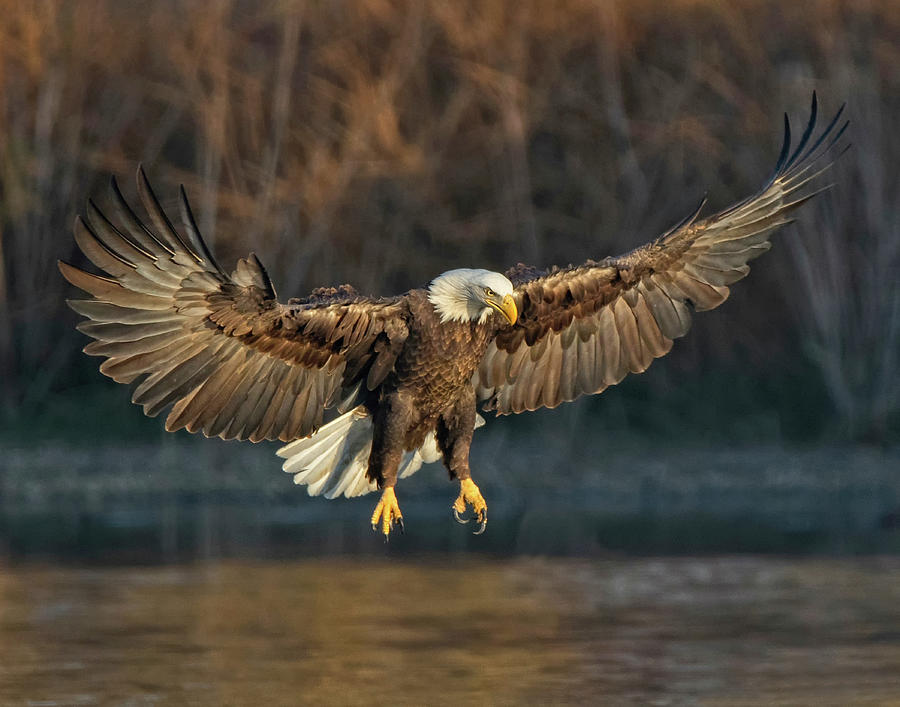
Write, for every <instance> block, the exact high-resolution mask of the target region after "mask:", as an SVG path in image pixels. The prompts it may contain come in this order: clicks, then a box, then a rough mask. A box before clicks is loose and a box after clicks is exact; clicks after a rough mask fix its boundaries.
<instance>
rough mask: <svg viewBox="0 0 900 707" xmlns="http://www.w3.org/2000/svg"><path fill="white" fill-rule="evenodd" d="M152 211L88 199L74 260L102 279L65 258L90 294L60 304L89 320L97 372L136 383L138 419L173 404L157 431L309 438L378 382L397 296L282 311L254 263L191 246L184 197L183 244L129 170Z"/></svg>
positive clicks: (399, 303) (387, 365) (193, 234)
mask: <svg viewBox="0 0 900 707" xmlns="http://www.w3.org/2000/svg"><path fill="white" fill-rule="evenodd" d="M137 180H138V192H139V194H140V197H141V201H142V202H143V204H144V207H145V209H146V211H147V214H148V216H149V223H150V224H151V226H150V227H149V228H148V227H147V226H145V225H144V224H143V223H141V221H140V220H139V219H138V218H137V216H136V215H135V214H134V212H133V211H132V210H131V208H130V207H129V206H128V204H127V203H126V202H125V200H124V199H123V198H122V195H121V193H120V192H119V189H118V187H117V186H116V184H115V181H113V184H112V192H113V203H114V208H115V212H116V223H113V222H112V221H111V220H109V219H108V218H107V217H106V216H105V215H104V214H103V213H101V212H100V210H99V209H98V208H97V207H96V206H95V205H94V203H93V202H90V201H89V202H88V207H87V222H84V221H82V220H81V219H80V218H78V219H76V222H75V240H76V241H77V243H78V246H79V248H81V250H82V252H83V253H84V254H85V255H86V256H87V257H88V259H90V260H91V261H92V262H93V263H94V264H95V265H96V266H97V267H98V268H101V269H102V270H104V271H105V272H106V273H107V275H108V277H105V276H98V275H92V274H90V273H87V272H84V271H82V270H79V269H78V268H75V267H73V266H71V265H68V264H66V263H62V262H61V263H60V264H59V267H60V270H61V271H62V274H63V275H64V276H65V278H66V279H67V280H68V281H69V282H71V283H72V284H73V285H75V286H76V287H78V288H80V289H82V290H84V291H85V292H88V293H89V294H91V295H93V297H92V298H91V299H82V300H71V301H70V302H69V304H70V305H71V307H72V308H73V309H74V310H75V311H76V312H78V313H79V314H82V315H84V316H85V317H87V320H88V321H85V322H82V323H81V324H80V325H79V327H78V328H79V330H80V331H82V332H84V333H85V334H87V335H88V336H91V337H93V338H94V339H96V341H94V342H92V343H90V344H88V345H87V346H86V347H85V349H84V350H85V353H88V354H91V355H95V356H103V357H105V358H106V361H104V362H103V364H102V365H101V366H100V370H101V371H102V372H103V373H104V374H106V375H107V376H109V377H110V378H112V379H113V380H116V381H118V382H120V383H131V382H132V381H135V380H137V379H140V378H142V379H143V380H141V382H140V384H139V385H138V386H137V387H136V389H135V390H134V395H133V396H132V400H133V401H134V402H135V403H137V404H139V405H142V406H143V407H144V412H145V413H147V414H148V415H151V416H153V415H157V414H159V413H160V412H161V411H162V410H165V409H166V408H167V407H169V406H170V405H174V406H173V407H172V409H171V411H170V412H169V414H168V417H167V419H166V429H168V430H177V429H181V428H182V427H184V428H187V429H188V430H189V431H190V432H197V431H202V432H203V433H204V434H206V435H207V436H211V437H212V436H217V437H222V438H223V439H231V438H237V439H250V440H253V441H259V440H263V439H280V440H282V441H289V440H293V439H297V438H299V437H304V436H306V435H309V434H311V433H312V432H314V431H315V430H316V429H317V427H318V426H319V425H320V424H321V422H322V418H323V412H324V410H325V409H326V408H328V407H332V406H335V405H338V404H339V403H340V402H341V401H342V400H344V399H351V398H353V397H354V394H355V393H356V392H357V391H358V390H360V388H365V387H368V389H369V390H372V389H374V388H375V387H377V386H378V385H379V384H380V383H381V381H382V380H383V379H384V378H385V376H386V375H387V373H388V372H389V371H390V370H391V369H392V367H393V365H394V361H395V359H396V357H397V354H398V353H399V351H400V349H401V348H402V346H403V342H404V341H405V339H406V336H407V334H408V329H407V322H406V318H407V316H408V309H407V306H406V302H405V299H403V298H394V299H384V300H373V299H367V298H363V297H359V296H356V294H355V292H353V290H352V288H347V287H343V288H339V289H337V290H335V289H331V290H319V291H316V292H314V293H313V295H312V296H310V297H309V298H307V299H306V300H300V301H291V302H289V303H288V304H280V303H279V302H278V301H277V300H276V298H275V291H274V289H273V287H272V283H271V282H270V281H269V276H268V275H267V274H266V271H265V269H264V268H263V266H262V265H261V264H260V262H259V260H257V259H256V257H255V256H253V255H251V256H249V257H248V258H246V259H244V260H240V261H238V264H237V268H236V269H235V271H234V272H233V273H232V274H231V275H230V276H229V275H227V274H226V273H225V272H224V271H223V270H222V269H221V268H220V267H219V266H218V264H216V262H215V260H214V259H213V257H212V255H211V253H210V252H209V250H208V249H207V247H206V245H205V244H204V243H203V241H202V239H201V238H200V234H199V231H198V230H197V227H196V224H195V222H194V219H193V216H192V215H191V211H190V206H189V205H188V202H187V199H186V197H185V194H184V190H183V189H182V191H181V205H182V216H183V220H184V227H185V231H186V234H187V237H186V238H185V237H183V236H182V235H180V234H179V233H178V231H176V230H175V228H174V227H173V226H172V224H171V222H170V221H169V219H168V217H167V216H166V214H165V213H164V212H163V210H162V208H161V207H160V205H159V202H158V201H157V200H156V197H155V196H154V194H153V191H152V190H151V188H150V184H149V183H148V182H147V178H146V176H145V174H144V172H143V170H141V169H139V170H138V177H137Z"/></svg>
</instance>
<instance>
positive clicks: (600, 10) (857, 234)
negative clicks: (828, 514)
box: [0, 0, 900, 438]
mask: <svg viewBox="0 0 900 707" xmlns="http://www.w3.org/2000/svg"><path fill="white" fill-rule="evenodd" d="M0 8H2V14H3V17H4V22H3V23H2V26H0V376H2V380H3V384H2V388H0V403H2V404H3V406H5V412H6V413H7V414H33V413H34V411H35V410H36V409H37V408H38V407H39V406H40V405H41V404H42V403H43V402H44V401H46V400H47V398H48V396H49V395H50V394H51V393H53V392H54V391H58V390H60V389H61V388H63V387H64V386H66V385H68V384H70V382H71V381H73V380H77V379H78V376H79V375H80V374H79V373H78V370H79V368H78V367H79V364H78V363H77V361H78V356H80V354H78V353H77V352H78V349H79V348H80V343H81V337H80V336H79V335H78V334H76V333H75V332H73V331H72V330H71V328H70V323H71V321H72V320H71V318H70V317H69V315H68V314H67V312H66V310H65V309H64V306H63V299H64V297H65V294H66V288H65V287H64V283H63V281H62V279H61V278H59V277H58V275H57V273H56V271H55V259H56V258H57V257H62V258H71V257H73V248H72V242H71V238H70V226H71V222H72V218H73V216H74V214H75V213H77V212H79V211H80V210H81V209H82V205H83V202H84V199H85V198H87V197H88V196H91V195H93V196H95V197H99V198H101V199H102V197H103V193H102V185H103V178H104V177H105V175H107V174H109V173H113V174H116V175H117V176H119V177H124V178H125V179H124V182H123V184H130V181H131V180H130V178H129V177H130V174H131V173H132V172H133V170H134V167H135V165H136V163H137V162H138V161H143V162H144V164H145V165H146V167H147V168H148V170H149V172H150V174H151V176H152V177H153V178H154V180H155V182H156V183H157V191H158V192H159V193H160V195H161V196H163V197H167V198H168V202H167V203H169V204H171V203H172V202H173V201H174V197H175V195H176V187H177V184H178V183H184V184H185V186H186V188H187V191H188V193H189V194H190V195H191V196H192V199H193V202H194V210H195V213H197V215H198V218H199V220H200V226H201V229H202V230H203V231H204V233H205V234H206V236H207V238H208V239H209V240H210V241H211V242H212V243H213V244H214V245H215V247H216V249H217V251H218V253H219V255H220V260H222V261H223V262H224V263H229V262H231V261H232V260H233V258H235V257H237V256H239V255H243V254H245V253H246V251H248V250H250V249H253V250H256V251H257V252H258V253H259V254H260V257H261V259H262V260H263V262H264V263H265V264H266V265H267V266H268V268H269V269H270V271H271V274H272V277H273V280H274V281H275V283H276V285H278V286H279V289H280V293H281V295H282V297H283V298H287V297H288V296H292V295H299V294H301V293H303V292H304V291H308V290H309V289H311V288H313V287H316V286H319V285H323V284H334V283H339V282H345V281H349V282H352V283H353V284H354V285H355V286H356V287H357V288H358V289H359V290H362V291H371V292H383V293H390V292H395V291H401V290H403V289H406V288H408V287H411V286H416V285H419V284H422V283H424V282H427V281H428V279H430V277H432V276H433V275H435V274H437V273H439V272H441V271H443V270H446V269H449V268H450V267H458V266H463V265H469V266H485V267H491V268H496V269H503V268H505V267H507V266H508V265H511V264H513V263H515V262H516V261H519V260H522V261H525V262H532V263H536V264H541V265H543V264H549V263H554V262H556V263H566V262H570V261H578V260H581V259H584V258H586V257H589V256H594V257H602V256H604V255H606V254H609V253H616V252H622V251H624V250H627V249H628V248H630V247H632V246H634V245H637V244H638V243H640V242H642V241H644V240H647V239H648V238H650V237H652V236H654V235H656V234H657V233H658V232H659V231H660V230H662V229H663V228H664V227H666V226H667V225H669V224H671V223H672V222H674V221H676V220H678V219H679V218H680V217H681V216H683V215H684V214H685V213H687V211H688V210H689V209H690V207H691V206H693V205H694V204H695V203H696V201H697V200H698V198H699V197H700V196H701V195H702V194H703V193H704V192H706V191H709V195H710V201H711V203H712V205H713V207H718V206H724V205H726V204H727V203H728V202H729V201H730V200H732V199H734V198H736V197H738V196H743V195H745V194H746V193H748V192H750V191H752V190H753V189H755V188H756V187H757V186H758V185H759V184H760V183H761V181H762V179H763V178H764V177H765V176H766V174H767V172H768V170H769V169H770V168H771V166H772V165H773V163H774V158H775V156H776V153H777V147H778V143H779V141H780V111H781V110H783V109H789V110H790V112H791V113H792V115H794V116H796V119H797V120H800V121H802V120H803V119H804V118H805V110H806V108H807V105H808V101H809V96H810V94H811V92H812V90H813V89H816V90H818V92H819V95H820V97H821V99H822V102H823V104H824V108H825V110H826V111H830V110H832V109H835V108H836V107H837V105H838V104H839V103H840V102H841V101H843V100H846V101H847V102H848V104H849V115H850V118H851V120H852V126H851V131H852V132H851V139H852V140H853V141H854V143H855V148H854V149H853V150H852V151H851V152H850V153H848V154H847V155H846V156H845V157H844V159H843V160H842V163H841V165H840V166H839V168H838V169H837V170H836V171H835V173H834V181H835V182H836V183H837V184H838V188H837V189H836V190H835V191H834V193H833V194H832V195H831V196H829V197H826V198H822V199H819V200H818V202H817V204H816V206H815V207H814V208H813V209H808V210H807V211H806V212H805V213H804V214H802V216H801V219H802V220H803V224H804V225H803V227H802V230H801V231H800V232H799V237H798V231H797V230H791V231H789V232H786V233H785V240H787V241H789V242H790V243H791V245H790V247H788V248H780V247H778V245H779V244H777V243H776V248H775V249H774V251H773V253H772V255H770V256H768V257H767V258H766V259H764V260H763V261H761V263H760V265H759V267H757V268H755V272H754V275H753V276H752V277H751V278H750V281H749V282H748V283H746V284H745V283H742V287H738V288H736V292H735V301H734V302H732V303H730V304H729V306H727V307H725V308H723V310H721V311H717V312H713V313H711V314H710V315H707V318H708V319H709V320H710V322H711V324H709V325H706V329H705V331H706V333H707V334H708V335H707V336H694V337H689V340H688V341H686V342H683V345H681V346H680V347H678V348H680V349H681V353H680V354H679V355H678V356H677V358H676V360H675V361H674V362H673V361H670V362H669V363H667V364H666V365H669V366H671V369H670V370H672V371H673V380H674V379H675V378H678V377H680V376H683V375H685V374H690V373H691V372H694V371H696V370H698V369H700V368H701V366H705V367H709V366H716V365H728V366H744V367H749V368H748V371H749V372H748V375H763V374H764V373H765V372H766V371H767V370H768V369H771V367H772V366H774V365H780V364H781V363H783V362H786V361H791V360H796V359H797V358H798V357H801V356H805V357H806V363H805V365H806V366H807V368H808V371H815V372H816V373H815V374H811V375H810V378H811V379H812V378H813V377H820V378H821V381H824V386H825V387H826V389H827V391H828V394H829V397H830V398H831V400H832V403H833V406H834V409H835V410H836V411H837V412H838V413H839V419H840V423H841V425H842V426H843V428H844V429H845V430H847V431H849V432H850V433H852V434H854V435H873V436H875V437H879V438H881V437H884V435H885V434H886V433H887V427H888V425H889V421H890V420H892V419H896V415H897V414H898V406H900V376H898V374H897V369H898V360H897V359H898V349H900V288H898V285H897V281H898V275H897V273H898V271H900V221H898V217H900V211H898V208H897V204H898V202H900V199H898V197H900V177H898V173H897V171H896V169H894V165H895V164H896V163H897V161H898V160H900V141H898V140H897V138H896V136H895V132H894V126H895V124H896V123H897V121H898V118H900V72H898V71H897V68H896V67H897V66H898V65H900V10H898V9H897V5H896V3H893V2H888V1H885V2H880V3H879V2H872V3H867V4H865V5H863V4H860V3H852V2H836V1H834V0H817V1H815V2H810V3H784V2H779V1H772V0H742V1H741V2H735V3H729V4H719V3H713V2H710V1H708V0H678V1H676V2H669V3H659V2H651V1H650V0H638V1H637V2H628V3H626V2H618V3H614V2H608V3H604V2H593V1H588V0H560V1H559V2H555V3H552V4H548V3H544V2H537V1H535V2H522V1H521V0H517V1H511V0H495V1H492V2H481V1H476V0H472V1H471V2H453V3H448V2H425V3H419V2H390V1H389V0H359V1H358V2H328V3H316V2H309V3H299V2H298V3H292V2H268V3H259V4H257V3H241V2H225V1H221V2H216V3H205V2H174V1H160V2H156V3H152V4H147V5H146V6H144V5H141V4H133V3H120V2H115V1H114V0H98V1H97V2H45V3H21V2H16V1H13V0H5V1H3V2H0ZM719 327H721V328H719ZM723 330H727V331H728V332H729V336H728V337H723V336H716V335H715V333H712V334H709V332H716V331H723ZM798 344H803V345H805V349H803V350H802V351H801V350H798V348H797V347H798ZM658 365H659V364H658ZM82 370H86V369H82ZM91 380H93V381H96V380H97V378H95V377H93V378H91Z"/></svg>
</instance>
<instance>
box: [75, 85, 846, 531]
mask: <svg viewBox="0 0 900 707" xmlns="http://www.w3.org/2000/svg"><path fill="white" fill-rule="evenodd" d="M816 113H817V107H816V101H815V96H813V104H812V114H811V116H810V120H809V123H808V124H807V127H806V129H805V131H804V133H803V135H802V136H801V138H800V144H799V146H798V147H797V148H796V149H794V150H793V151H791V146H790V143H791V140H790V129H789V126H788V125H787V122H786V123H785V141H784V146H783V148H782V152H781V155H780V157H779V160H778V164H777V165H776V168H775V172H774V174H773V175H772V176H771V178H770V179H769V181H768V182H767V183H766V184H765V185H764V187H763V188H762V189H761V190H760V191H759V192H758V193H757V194H756V195H754V196H752V197H750V198H748V199H745V200H744V201H741V202H739V203H737V204H735V205H734V206H732V207H730V208H728V209H726V210H724V211H721V212H719V213H717V214H715V215H713V216H710V217H707V218H703V219H700V218H699V209H698V211H697V212H695V213H693V214H692V215H690V216H689V217H688V218H687V219H685V220H683V221H682V222H681V223H679V224H678V225H677V226H675V227H674V228H673V229H671V230H670V231H669V232H667V233H665V234H663V235H662V236H660V237H659V238H658V239H656V240H655V241H653V242H651V243H648V244H647V245H645V246H642V247H640V248H637V249H635V250H633V251H631V252H630V253H627V254H625V255H622V256H619V257H616V258H606V259H605V260H602V261H599V262H595V261H587V262H586V263H584V264H582V265H580V266H577V267H573V266H569V267H565V268H552V269H550V270H549V271H545V270H539V269H536V268H533V267H527V266H523V265H519V266H517V267H516V268H514V269H512V270H510V271H509V272H508V273H507V275H506V276H503V275H500V274H499V273H492V272H489V271H486V270H453V271H449V272H447V273H443V274H442V275H440V276H438V277H437V278H435V279H434V280H433V281H432V283H431V284H430V285H429V287H428V289H427V290H425V289H417V290H412V291H410V292H408V293H407V294H405V295H401V296H398V297H392V298H369V297H361V296H359V295H358V294H357V293H356V291H355V290H353V288H351V287H349V286H342V287H340V288H330V289H319V290H315V291H314V292H313V293H312V294H311V295H310V296H309V297H307V298H306V299H302V300H289V302H288V303H287V304H281V303H279V302H278V300H277V298H276V295H275V290H274V288H273V287H272V283H271V282H270V280H269V277H268V275H267V274H266V271H265V269H264V268H263V267H262V265H261V264H260V262H259V261H258V260H257V259H256V258H255V257H254V256H250V257H249V258H247V259H245V260H241V261H239V262H238V264H237V268H236V269H235V270H234V272H233V273H231V274H228V273H226V272H225V271H224V270H222V269H221V268H220V267H219V265H218V264H217V263H216V261H215V259H214V258H213V256H212V254H211V253H210V251H209V250H208V249H207V247H206V245H205V244H204V242H203V240H202V239H201V237H200V234H199V232H198V230H197V227H196V224H195V222H194V219H193V216H192V215H191V212H190V207H189V206H188V204H187V200H186V198H185V196H184V192H183V190H182V217H183V219H182V220H183V224H184V234H185V235H182V234H181V233H179V232H178V231H177V230H176V229H175V228H174V227H173V226H172V224H171V222H170V221H169V219H168V217H167V215H166V214H165V212H163V210H162V208H161V207H160V205H159V202H158V201H157V199H156V197H155V196H154V194H153V192H152V190H151V188H150V185H149V183H148V182H147V179H146V177H145V176H144V173H143V171H141V170H139V172H138V192H139V195H140V197H141V201H142V202H143V204H144V207H145V209H146V211H147V215H148V219H149V221H148V223H149V225H145V224H144V223H143V222H142V221H141V220H140V219H139V218H138V217H137V216H136V215H135V213H134V212H133V211H132V210H131V208H130V207H129V206H128V204H127V202H126V201H125V200H124V199H123V198H122V195H121V193H120V192H119V190H118V188H117V187H116V186H115V183H113V219H109V218H107V217H106V216H105V215H104V214H103V213H102V212H101V211H100V210H99V209H98V208H97V207H96V206H95V205H94V204H93V202H89V203H88V208H87V223H85V222H83V221H82V220H81V219H78V220H77V221H76V224H75V240H76V242H77V244H78V246H79V248H80V249H81V251H82V252H83V253H84V255H85V256H87V258H88V259H90V260H91V261H92V262H93V263H94V264H95V265H96V266H97V267H99V268H100V269H101V270H103V271H105V273H106V275H104V276H98V275H92V274H90V273H88V272H85V271H83V270H80V269H78V268H75V267H73V266H71V265H67V264H65V263H61V264H60V268H61V270H62V272H63V275H65V277H66V278H67V279H68V280H69V281H70V282H71V283H72V284H74V285H75V286H77V287H79V288H80V289H82V290H84V291H85V292H87V293H89V295H91V297H90V298H88V299H82V300H74V301H72V302H71V306H72V307H73V308H74V309H75V310H76V311H77V312H79V313H80V314H82V315H84V316H85V317H86V319H87V321H84V322H82V323H81V324H80V325H79V329H80V330H81V331H83V332H84V333H85V334H87V335H89V336H91V337H92V338H94V339H95V341H94V342H92V343H90V344H89V345H88V346H87V347H86V348H85V352H86V353H89V354H92V355H97V356H102V357H104V358H105V359H106V360H105V361H104V362H103V363H102V365H101V366H100V370H101V371H102V372H103V373H105V374H106V375H108V376H110V377H111V378H113V379H114V380H116V381H118V382H121V383H131V382H139V384H138V385H137V386H136V388H135V390H134V394H133V397H132V400H133V401H134V402H135V403H138V404H140V405H142V406H143V407H144V411H145V412H146V413H147V414H148V415H156V414H158V413H160V412H162V411H163V410H169V412H168V415H167V418H166V428H167V429H169V430H177V429H182V428H183V429H187V430H188V431H189V432H203V433H204V434H206V435H208V436H218V437H222V438H224V439H231V438H236V439H250V440H251V441H259V440H263V439H279V440H282V441H284V442H288V443H289V444H288V445H287V446H285V447H283V448H282V449H281V450H279V455H281V456H282V457H284V458H285V459H286V460H287V461H286V462H285V463H284V466H283V468H284V470H285V471H287V472H289V473H291V474H293V475H294V480H295V482H296V483H302V484H306V485H307V486H308V489H309V492H310V494H320V493H324V494H325V495H327V496H329V497H333V496H336V495H339V494H343V495H346V496H354V495H359V494H363V493H367V492H369V491H372V490H374V489H375V488H376V487H381V488H383V489H384V494H383V497H382V502H381V503H379V505H378V507H377V508H376V513H375V515H374V516H373V525H374V524H375V523H376V521H377V520H378V519H381V521H382V523H383V525H382V528H383V532H384V533H385V534H387V533H388V532H389V531H390V528H391V525H392V524H393V522H394V521H395V520H399V518H400V514H399V507H398V506H397V502H396V498H395V496H394V492H393V486H394V484H395V483H396V482H397V479H398V477H399V478H403V477H404V476H406V475H409V474H411V473H413V472H414V471H415V470H416V469H418V468H419V466H420V465H421V464H422V463H423V462H424V461H430V460H433V459H437V458H440V457H443V460H444V462H445V464H446V466H447V468H448V470H449V472H450V475H451V477H455V478H457V479H459V480H460V482H461V491H460V497H459V498H458V499H457V501H456V503H455V504H454V508H455V509H456V510H457V511H463V510H464V509H465V506H466V504H471V505H473V506H474V507H475V509H476V511H477V513H478V515H479V517H480V518H481V520H482V529H483V524H484V522H486V505H485V503H484V499H483V498H482V497H481V494H480V492H478V489H477V487H476V486H475V485H474V483H473V482H472V481H471V479H470V478H469V461H468V458H469V446H470V444H471V440H472V433H473V430H474V428H475V425H476V421H478V420H479V418H478V417H477V413H476V406H477V404H479V403H480V404H481V405H482V407H483V409H486V410H494V411H496V412H497V414H511V413H519V412H523V411H525V410H535V409H537V408H540V407H550V408H552V407H556V406H557V405H559V404H560V403H562V402H565V401H569V400H574V399H576V398H578V397H579V396H581V395H586V394H595V393H599V392H601V391H602V390H604V389H605V388H606V387H607V386H610V385H614V384H616V383H618V382H619V381H621V380H622V379H623V378H624V377H625V376H626V375H627V374H628V373H640V372H641V371H644V370H645V369H646V368H647V367H648V366H649V365H650V364H651V363H652V361H653V360H654V359H655V358H658V357H660V356H662V355H664V354H665V353H666V352H668V351H669V349H670V348H671V347H672V344H673V341H674V340H675V339H677V338H679V337H681V336H683V335H684V334H685V333H686V332H687V330H688V328H689V326H690V321H691V316H692V312H693V311H702V310H706V309H711V308H713V307H716V306H718V305H719V304H721V303H722V302H724V301H725V299H726V298H727V297H728V294H729V286H730V285H732V284H733V283H735V282H737V281H738V280H740V279H741V278H743V277H744V276H746V275H747V273H748V272H749V269H750V268H749V265H748V263H749V262H750V261H751V260H753V259H754V258H756V257H758V256H760V255H762V254H763V253H764V252H766V251H767V250H768V249H769V247H770V245H771V244H770V242H769V237H770V236H771V235H772V233H774V232H775V231H776V230H777V229H778V228H780V227H781V226H783V225H785V224H786V223H789V222H790V220H791V218H792V215H793V212H794V211H795V210H796V209H797V208H799V207H800V206H801V205H802V204H803V203H804V202H805V201H806V200H807V199H809V198H810V197H811V196H812V195H813V194H814V193H816V192H815V190H814V187H810V183H811V182H812V181H813V180H814V179H815V178H816V177H817V176H818V175H819V174H820V173H821V172H822V171H824V170H825V169H827V167H828V163H825V164H824V165H822V164H819V162H820V160H821V159H822V158H823V156H824V155H826V153H828V152H829V151H830V150H831V148H832V146H833V145H834V144H835V142H836V141H837V140H838V139H839V138H840V136H841V134H842V133H843V131H844V129H845V128H846V123H844V124H843V126H841V125H839V124H838V120H839V116H840V115H841V112H840V111H839V112H838V114H837V115H836V116H835V117H834V119H833V120H832V121H831V122H830V123H829V124H828V126H826V128H825V129H824V131H822V133H821V134H820V135H819V136H818V137H815V136H813V132H814V130H815V124H816ZM817 170H818V171H817ZM329 408H337V409H338V410H339V411H340V413H341V414H340V415H339V416H337V417H336V418H335V419H333V420H331V421H330V422H328V423H327V424H324V426H323V423H324V422H325V419H324V415H325V411H326V410H327V409H329Z"/></svg>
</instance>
